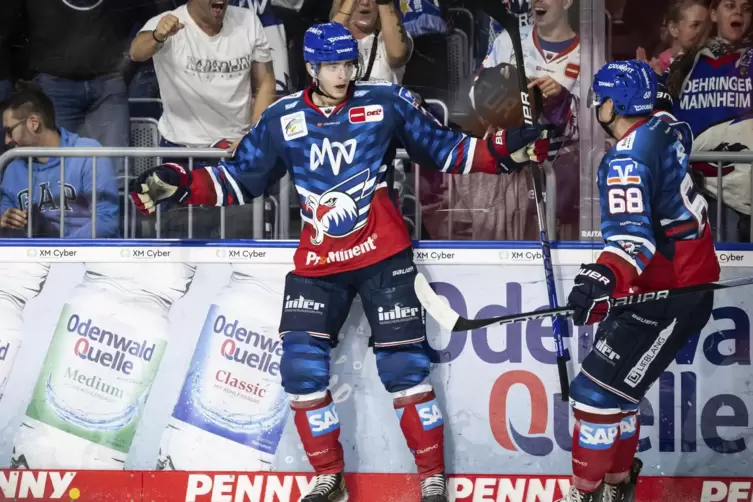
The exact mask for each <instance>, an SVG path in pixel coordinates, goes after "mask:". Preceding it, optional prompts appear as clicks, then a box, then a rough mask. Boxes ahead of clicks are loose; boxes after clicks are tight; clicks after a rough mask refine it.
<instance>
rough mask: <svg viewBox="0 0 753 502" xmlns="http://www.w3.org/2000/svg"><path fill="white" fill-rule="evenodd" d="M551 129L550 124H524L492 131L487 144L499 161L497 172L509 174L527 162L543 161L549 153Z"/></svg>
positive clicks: (552, 128) (552, 127)
mask: <svg viewBox="0 0 753 502" xmlns="http://www.w3.org/2000/svg"><path fill="white" fill-rule="evenodd" d="M553 131H554V126H551V125H526V126H523V127H515V128H513V129H507V130H504V131H497V132H496V133H494V134H493V135H492V136H491V137H490V138H489V140H488V141H489V143H488V145H489V151H490V152H491V154H492V156H493V157H494V158H495V159H497V161H498V163H499V172H503V173H507V174H511V173H514V172H516V171H518V170H520V169H521V168H522V167H524V166H525V164H527V163H528V162H536V163H538V164H541V163H542V162H544V161H545V160H546V159H547V157H548V155H549V138H551V136H552V133H553ZM492 138H494V140H493V141H492Z"/></svg>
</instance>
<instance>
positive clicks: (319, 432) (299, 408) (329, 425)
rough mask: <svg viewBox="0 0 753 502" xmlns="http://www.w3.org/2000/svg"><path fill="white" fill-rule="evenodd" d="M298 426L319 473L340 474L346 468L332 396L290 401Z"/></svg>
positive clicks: (311, 459)
mask: <svg viewBox="0 0 753 502" xmlns="http://www.w3.org/2000/svg"><path fill="white" fill-rule="evenodd" d="M290 407H291V408H292V410H293V413H294V416H295V427H296V429H298V435H299V436H300V437H301V442H302V443H303V449H304V450H306V455H308V458H309V462H311V466H312V467H313V468H314V471H315V472H316V473H317V474H337V473H338V472H342V471H343V469H344V468H345V462H344V461H343V447H342V445H341V444H340V419H339V417H338V416H337V412H336V411H335V405H334V403H333V402H332V395H331V394H330V393H329V392H327V395H326V396H325V397H324V398H322V399H318V400H316V401H306V402H296V401H291V403H290Z"/></svg>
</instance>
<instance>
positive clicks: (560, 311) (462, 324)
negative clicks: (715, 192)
mask: <svg viewBox="0 0 753 502" xmlns="http://www.w3.org/2000/svg"><path fill="white" fill-rule="evenodd" d="M751 284H753V276H749V277H740V278H737V279H725V280H722V281H717V282H708V283H705V284H698V285H696V286H686V287H682V288H676V289H665V290H662V291H656V292H653V293H639V294H636V295H631V296H623V297H620V298H613V299H612V300H611V302H612V306H613V307H621V306H625V305H637V304H639V303H648V302H653V301H656V300H666V299H667V298H674V297H677V296H683V295H690V294H693V293H702V292H707V291H716V290H719V289H729V288H737V287H740V286H749V285H751ZM414 289H415V290H416V296H418V301H419V302H421V305H422V306H423V307H424V309H426V312H428V313H429V315H430V316H431V317H432V319H434V320H435V321H437V324H439V325H440V326H441V327H442V328H443V329H446V330H449V331H468V330H473V329H480V328H487V327H490V326H497V325H499V326H501V325H504V324H511V323H515V322H522V321H529V320H532V319H542V318H545V317H554V316H558V315H561V316H565V317H569V316H571V315H572V314H573V309H572V308H570V307H557V308H550V309H544V310H536V311H533V312H527V313H523V314H512V315H505V316H499V317H487V318H484V319H466V318H465V317H462V316H461V315H460V314H458V313H457V312H455V311H454V310H452V308H451V307H450V306H449V304H447V303H446V302H445V301H444V300H442V298H441V297H440V296H439V295H438V294H437V293H435V292H434V290H433V289H432V287H431V285H430V284H429V281H427V280H426V277H424V275H423V274H417V275H416V279H415V281H414Z"/></svg>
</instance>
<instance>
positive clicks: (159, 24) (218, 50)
mask: <svg viewBox="0 0 753 502" xmlns="http://www.w3.org/2000/svg"><path fill="white" fill-rule="evenodd" d="M152 57H153V58H154V67H155V70H156V72H157V80H158V81H159V85H160V89H161V92H162V103H163V108H164V111H163V114H162V117H161V118H160V121H159V129H160V133H161V134H162V137H163V138H164V140H166V141H165V144H166V145H167V146H191V147H205V146H208V145H211V144H213V143H216V142H217V141H219V140H223V139H226V140H230V142H231V143H232V144H235V143H237V142H238V141H239V140H240V139H241V138H242V137H243V135H244V134H245V133H246V132H247V131H248V130H249V129H250V128H251V126H252V125H253V124H255V123H256V122H257V121H258V120H259V117H261V114H262V112H263V111H264V110H265V109H266V108H267V107H268V106H269V105H270V104H272V103H273V102H274V101H275V99H276V96H275V76H274V70H273V68H272V54H271V51H270V48H269V43H268V42H267V37H266V36H265V34H264V29H263V27H262V25H261V22H260V21H259V18H258V16H256V14H255V13H254V12H253V11H250V10H249V9H242V8H239V7H234V6H228V5H227V0H189V2H188V4H187V5H183V6H180V7H178V8H177V9H175V10H173V11H169V12H165V13H164V14H162V15H159V16H156V17H153V18H152V19H150V20H149V21H148V22H147V23H146V25H144V27H143V28H142V30H141V32H140V33H139V34H138V35H137V36H136V38H135V39H134V41H133V43H132V44H131V59H133V60H134V61H146V60H148V59H150V58H152ZM253 87H255V88H256V90H257V92H256V99H252V95H253V93H252V90H253Z"/></svg>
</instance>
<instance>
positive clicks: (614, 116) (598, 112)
mask: <svg viewBox="0 0 753 502" xmlns="http://www.w3.org/2000/svg"><path fill="white" fill-rule="evenodd" d="M615 120H617V114H616V113H614V110H612V117H611V118H610V119H609V120H608V121H607V122H602V120H601V106H598V107H597V108H596V121H597V122H598V123H599V125H600V126H601V128H602V129H604V132H606V133H607V135H608V136H611V137H612V138H615V139H617V137H616V136H615V135H614V132H613V131H612V128H611V127H610V126H611V125H612V124H614V121H615Z"/></svg>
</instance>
